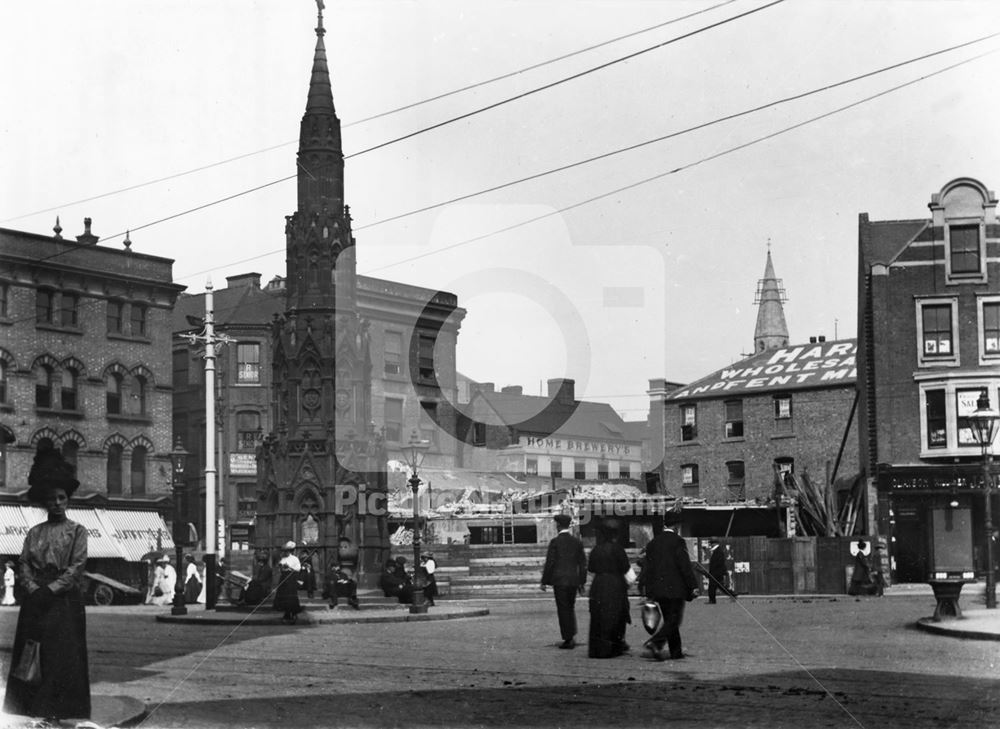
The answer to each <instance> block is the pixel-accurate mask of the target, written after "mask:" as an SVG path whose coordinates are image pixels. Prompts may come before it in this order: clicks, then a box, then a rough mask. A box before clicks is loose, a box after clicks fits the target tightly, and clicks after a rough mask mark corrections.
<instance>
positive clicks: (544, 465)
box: [460, 378, 642, 490]
mask: <svg viewBox="0 0 1000 729" xmlns="http://www.w3.org/2000/svg"><path fill="white" fill-rule="evenodd" d="M463 409H464V410H465V412H467V413H468V414H469V415H470V417H471V419H472V421H473V423H472V425H471V428H470V429H469V431H468V432H467V433H466V434H465V439H464V440H465V443H464V444H463V449H462V454H461V458H460V460H461V464H462V465H463V466H464V467H466V468H470V469H474V470H485V471H492V472H494V473H509V474H511V475H514V476H516V477H518V478H527V479H528V480H529V482H530V483H534V484H535V487H534V490H537V489H538V488H541V486H539V483H540V484H546V485H548V484H554V483H556V482H557V481H558V482H559V483H561V482H562V481H563V480H564V479H572V480H576V481H583V480H609V479H612V480H614V479H634V480H638V479H640V478H641V477H642V439H641V438H635V439H630V435H629V434H628V433H627V432H626V431H627V426H626V425H625V422H624V421H623V420H622V419H621V416H619V415H618V413H617V412H615V410H614V409H613V408H612V407H611V406H610V405H607V404H606V403H598V402H586V401H582V400H577V399H576V393H575V382H574V381H573V380H570V379H562V378H559V379H552V380H549V381H548V396H547V397H541V396H536V395H525V394H523V390H522V388H521V387H517V386H513V387H504V388H502V389H501V390H500V391H499V392H496V391H495V389H494V386H493V384H492V383H480V384H479V386H478V387H477V388H476V389H475V390H474V391H473V394H472V397H471V399H470V401H469V404H468V405H467V406H466V407H465V408H463ZM632 435H633V436H634V432H633V433H632ZM529 490H531V489H529Z"/></svg>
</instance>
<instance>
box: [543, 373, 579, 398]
mask: <svg viewBox="0 0 1000 729" xmlns="http://www.w3.org/2000/svg"><path fill="white" fill-rule="evenodd" d="M548 384H549V399H550V400H555V401H556V402H558V403H561V404H563V405H572V404H573V403H574V402H575V401H576V393H575V389H576V380H571V379H569V378H566V377H556V378H554V379H551V380H549V381H548Z"/></svg>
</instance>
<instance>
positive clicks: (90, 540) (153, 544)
mask: <svg viewBox="0 0 1000 729" xmlns="http://www.w3.org/2000/svg"><path fill="white" fill-rule="evenodd" d="M66 516H67V517H68V518H69V519H71V520H72V521H75V522H77V523H79V524H82V525H83V526H84V528H86V530H87V557H88V558H90V559H124V560H127V561H129V562H137V561H138V560H139V558H140V557H141V556H142V555H143V554H145V553H146V552H149V551H152V550H168V549H173V548H174V542H173V539H172V538H171V536H170V533H169V531H168V530H167V525H166V524H165V523H164V521H163V517H161V516H160V515H159V513H157V512H155V511H139V510H129V509H87V508H71V509H67V511H66ZM45 518H46V517H45V510H44V509H39V508H38V507H34V506H26V505H21V504H0V554H4V555H19V554H21V548H22V547H23V546H24V537H25V535H26V534H27V533H28V529H30V528H31V527H33V526H34V525H35V524H40V523H41V522H43V521H45ZM158 535H159V541H157V537H158Z"/></svg>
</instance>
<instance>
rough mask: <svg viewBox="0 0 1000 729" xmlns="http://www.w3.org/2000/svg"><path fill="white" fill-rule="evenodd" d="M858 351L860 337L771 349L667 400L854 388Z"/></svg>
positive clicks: (731, 366) (702, 380)
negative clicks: (826, 388)
mask: <svg viewBox="0 0 1000 729" xmlns="http://www.w3.org/2000/svg"><path fill="white" fill-rule="evenodd" d="M857 352H858V340H857V339H839V340H836V341H832V342H815V343H812V342H810V343H809V344H796V345H790V346H788V347H784V348H782V349H772V350H769V351H767V352H760V353H759V354H754V355H751V356H749V357H747V358H745V359H742V360H740V361H739V362H735V363H733V364H732V365H730V366H728V367H723V368H722V369H721V370H716V371H715V372H713V373H712V374H710V375H708V376H707V377H702V378H701V379H700V380H697V381H695V382H693V383H691V384H690V385H684V386H683V387H679V388H678V389H676V390H674V391H673V392H670V393H667V396H666V398H665V399H667V400H711V399H716V398H724V397H726V398H728V397H733V396H734V395H756V394H760V393H765V392H772V393H773V392H786V391H789V390H812V389H816V388H819V387H851V388H853V387H854V385H855V382H856V380H857V377H858V370H857Z"/></svg>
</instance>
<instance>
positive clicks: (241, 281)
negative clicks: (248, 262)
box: [226, 273, 260, 289]
mask: <svg viewBox="0 0 1000 729" xmlns="http://www.w3.org/2000/svg"><path fill="white" fill-rule="evenodd" d="M226 284H227V285H228V286H229V288H231V289H235V288H239V287H242V286H249V287H251V288H255V289H259V288H260V274H259V273H241V274H237V275H236V276H226Z"/></svg>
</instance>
